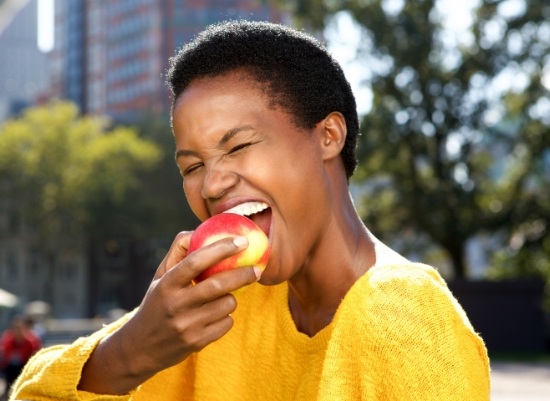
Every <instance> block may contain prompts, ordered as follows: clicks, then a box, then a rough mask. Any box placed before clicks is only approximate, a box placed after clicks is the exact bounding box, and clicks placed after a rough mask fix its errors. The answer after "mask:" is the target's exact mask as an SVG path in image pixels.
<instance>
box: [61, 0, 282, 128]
mask: <svg viewBox="0 0 550 401" xmlns="http://www.w3.org/2000/svg"><path fill="white" fill-rule="evenodd" d="M267 3H268V2H262V1H260V0H220V1H215V2H212V1H206V0H116V1H109V2H100V1H95V0H57V1H56V3H55V4H56V9H55V27H56V28H55V29H56V34H55V39H56V40H55V47H54V50H53V52H52V53H51V64H52V71H51V72H52V76H51V80H52V93H51V95H52V96H54V97H59V98H65V99H71V100H73V101H75V102H76V103H77V104H78V105H79V106H80V109H81V110H82V112H84V113H91V114H100V115H108V116H110V117H112V118H113V119H114V120H116V121H120V122H136V121H139V120H140V119H142V118H144V117H146V116H147V115H150V114H154V115H159V114H161V115H162V114H167V112H168V107H169V93H168V90H167V87H166V85H165V83H164V78H163V76H164V74H165V72H166V69H167V68H168V60H169V58H170V57H172V56H173V55H174V54H175V52H176V50H177V49H178V48H179V47H181V46H182V45H183V44H184V43H185V42H186V41H189V40H190V39H191V38H193V37H194V35H195V34H197V33H198V32H199V31H200V30H201V29H202V28H203V27H205V26H206V25H208V24H212V23H216V22H218V21H221V20H226V19H237V18H243V19H252V20H271V21H280V20H281V13H280V12H279V11H277V10H276V9H275V8H274V7H273V6H270V5H268V4H267Z"/></svg>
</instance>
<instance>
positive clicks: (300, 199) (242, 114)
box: [172, 72, 329, 284]
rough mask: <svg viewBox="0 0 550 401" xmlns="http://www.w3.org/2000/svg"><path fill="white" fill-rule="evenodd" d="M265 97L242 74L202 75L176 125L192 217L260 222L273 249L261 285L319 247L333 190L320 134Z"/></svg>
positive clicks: (177, 111)
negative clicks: (232, 216) (227, 215)
mask: <svg viewBox="0 0 550 401" xmlns="http://www.w3.org/2000/svg"><path fill="white" fill-rule="evenodd" d="M266 96H267V95H266V94H264V93H263V92H262V90H261V89H260V87H259V85H258V84H257V83H255V81H253V80H252V79H251V78H249V77H248V76H246V75H244V74H242V73H237V72H233V73H229V74H226V75H223V76H218V77H213V78H203V79H200V80H197V81H194V82H193V83H192V84H191V85H190V86H189V87H188V88H187V89H186V90H185V91H184V92H183V93H182V94H181V95H180V97H179V99H178V100H177V103H176V105H175V107H174V110H173V115H172V120H173V121H172V122H173V128H174V136H175V143H176V160H177V164H178V167H179V169H180V172H181V174H182V176H183V188H184V191H185V194H186V197H187V200H188V202H189V204H190V206H191V208H192V210H193V212H194V213H195V214H196V215H197V216H198V217H199V218H200V219H201V220H205V219H207V218H208V217H210V216H212V215H215V214H218V213H222V212H225V211H227V210H229V209H232V212H237V213H239V214H245V215H248V216H249V217H250V218H251V219H252V220H254V221H255V222H256V223H257V224H258V225H259V226H260V227H261V228H262V229H263V230H264V232H266V233H267V234H268V236H269V239H270V243H271V246H272V253H271V254H272V256H271V259H270V261H269V264H268V266H267V268H266V270H265V271H264V274H263V275H262V278H261V280H260V282H261V283H263V284H277V283H280V282H283V281H285V280H288V279H289V278H291V277H292V276H293V275H294V274H296V272H297V271H298V270H299V269H300V268H301V267H302V266H304V265H305V264H307V260H308V258H309V257H310V256H311V254H312V252H313V251H314V249H315V247H316V244H318V243H319V238H320V236H321V235H322V233H323V226H324V219H323V217H324V216H327V213H328V208H329V206H328V204H329V201H328V198H329V197H328V191H329V185H328V179H327V177H326V174H325V171H324V168H323V165H324V164H323V160H322V155H321V145H320V143H321V141H322V140H323V139H322V138H321V134H320V129H319V128H318V127H316V128H314V129H312V130H304V129H300V128H297V127H296V126H295V124H294V123H293V121H292V118H291V116H290V115H289V114H288V113H287V112H285V111H284V110H282V109H281V108H278V107H277V108H273V107H269V106H268V104H269V99H268V98H267V97H266Z"/></svg>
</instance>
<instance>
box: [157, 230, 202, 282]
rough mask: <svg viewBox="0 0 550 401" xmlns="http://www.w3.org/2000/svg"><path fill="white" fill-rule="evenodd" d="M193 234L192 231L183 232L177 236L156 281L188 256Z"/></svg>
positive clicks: (158, 270) (159, 269) (158, 271)
mask: <svg viewBox="0 0 550 401" xmlns="http://www.w3.org/2000/svg"><path fill="white" fill-rule="evenodd" d="M192 233H193V232H192V231H182V232H180V233H179V234H178V235H176V238H174V241H173V242H172V245H171V246H170V249H169V250H168V253H167V254H166V256H165V257H164V259H163V260H162V262H160V265H159V267H158V269H157V272H156V273H155V279H158V278H160V277H162V276H163V275H164V274H165V273H166V272H167V271H168V270H170V269H171V268H172V267H174V266H176V265H177V264H178V263H179V262H180V261H182V260H183V259H184V258H185V257H186V256H187V253H188V249H189V242H190V241H191V234H192Z"/></svg>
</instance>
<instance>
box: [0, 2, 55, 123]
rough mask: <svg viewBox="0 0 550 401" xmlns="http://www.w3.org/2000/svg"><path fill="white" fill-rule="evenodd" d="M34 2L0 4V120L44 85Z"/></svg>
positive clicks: (43, 56) (31, 99)
mask: <svg viewBox="0 0 550 401" xmlns="http://www.w3.org/2000/svg"><path fill="white" fill-rule="evenodd" d="M37 3H38V0H22V1H16V0H5V1H4V2H2V3H1V4H0V123H2V121H4V120H6V119H7V118H8V117H10V116H12V115H16V114H17V113H18V112H20V111H21V110H22V109H24V108H25V107H26V106H28V105H30V104H32V103H33V102H34V100H35V98H36V97H37V96H38V95H39V94H40V93H42V92H43V91H44V90H45V89H46V87H47V85H48V74H47V71H46V65H47V58H46V54H44V53H42V52H41V51H40V50H39V49H38V45H37V35H38V32H37V15H38V6H37Z"/></svg>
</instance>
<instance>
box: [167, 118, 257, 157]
mask: <svg viewBox="0 0 550 401" xmlns="http://www.w3.org/2000/svg"><path fill="white" fill-rule="evenodd" d="M253 129H254V128H253V127H252V126H251V125H243V126H240V127H235V128H231V129H230V130H228V131H227V132H226V133H225V134H224V135H223V136H222V137H221V139H220V140H219V141H218V145H217V147H218V148H219V147H221V146H223V145H225V144H226V143H227V142H229V141H230V140H231V138H233V137H234V136H235V135H237V134H238V133H239V132H243V131H250V130H253ZM184 156H198V153H197V152H194V151H192V150H187V149H180V150H177V151H176V152H175V154H174V158H175V159H176V160H178V158H180V157H184Z"/></svg>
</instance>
